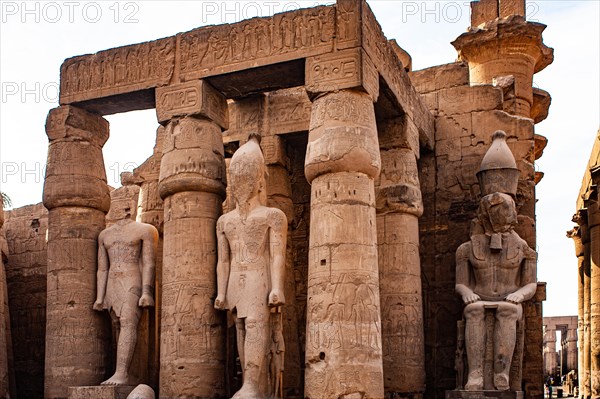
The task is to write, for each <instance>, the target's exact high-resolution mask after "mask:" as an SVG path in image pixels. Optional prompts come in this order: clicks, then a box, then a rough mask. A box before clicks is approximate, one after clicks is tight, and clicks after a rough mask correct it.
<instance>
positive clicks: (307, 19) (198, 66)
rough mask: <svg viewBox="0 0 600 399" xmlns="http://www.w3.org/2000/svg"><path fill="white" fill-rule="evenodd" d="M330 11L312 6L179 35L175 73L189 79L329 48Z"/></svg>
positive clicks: (278, 60) (332, 31)
mask: <svg viewBox="0 0 600 399" xmlns="http://www.w3.org/2000/svg"><path fill="white" fill-rule="evenodd" d="M334 14H335V9H334V8H333V7H315V8H310V9H302V10H297V11H294V12H287V13H282V14H276V15H275V16H273V17H270V18H254V19H251V20H248V21H242V22H239V23H236V24H231V25H220V26H212V27H205V28H199V29H196V30H193V31H190V32H186V33H183V34H181V36H180V38H181V62H180V73H181V77H182V79H183V80H184V81H185V80H191V79H197V78H201V77H205V76H210V75H216V74H221V73H225V72H231V71H233V70H239V69H241V68H244V67H255V66H256V65H257V63H263V64H272V63H276V62H282V61H287V60H291V59H296V58H301V55H300V54H299V53H298V52H301V53H302V56H307V55H315V54H322V53H326V52H329V51H331V49H332V46H333V37H334V30H335V27H334V26H335V25H334V24H335V22H334Z"/></svg>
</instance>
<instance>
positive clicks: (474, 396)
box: [446, 389, 524, 399]
mask: <svg viewBox="0 0 600 399" xmlns="http://www.w3.org/2000/svg"><path fill="white" fill-rule="evenodd" d="M523 397H524V395H523V391H465V390H459V389H457V390H454V391H446V399H523Z"/></svg>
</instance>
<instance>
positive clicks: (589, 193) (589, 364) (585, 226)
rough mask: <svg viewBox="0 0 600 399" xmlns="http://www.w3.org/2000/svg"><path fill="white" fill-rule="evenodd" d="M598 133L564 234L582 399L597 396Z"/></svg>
mask: <svg viewBox="0 0 600 399" xmlns="http://www.w3.org/2000/svg"><path fill="white" fill-rule="evenodd" d="M598 166H600V131H598V133H597V135H596V140H594V146H593V148H592V153H591V154H590V160H589V162H588V165H587V168H586V170H585V171H584V174H583V179H582V183H581V189H580V190H579V195H578V196H577V200H576V213H575V215H574V216H573V222H574V223H575V227H574V228H573V229H572V230H569V231H568V232H567V237H569V238H572V239H573V242H574V244H575V256H576V257H577V265H578V267H577V269H578V270H577V273H578V280H577V282H578V288H579V289H578V293H579V300H578V305H579V308H578V315H577V316H578V318H577V319H578V324H577V341H578V342H579V346H578V355H579V356H578V358H577V359H578V371H579V393H580V396H581V397H582V398H589V397H597V396H599V395H600V356H599V354H600V326H598V324H597V320H598V317H599V316H600V308H599V307H598V304H600V291H599V290H598V289H599V288H600V269H599V267H600V208H599V205H598V204H599V200H600V198H599V197H598V183H599V182H600V173H599V171H600V168H598Z"/></svg>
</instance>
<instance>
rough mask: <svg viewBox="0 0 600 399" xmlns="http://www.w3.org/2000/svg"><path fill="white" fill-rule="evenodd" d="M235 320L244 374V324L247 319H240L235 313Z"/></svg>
mask: <svg viewBox="0 0 600 399" xmlns="http://www.w3.org/2000/svg"><path fill="white" fill-rule="evenodd" d="M233 318H234V320H235V332H236V344H237V349H238V355H239V357H240V364H241V365H242V373H243V372H244V364H245V356H244V342H245V341H246V327H245V326H244V322H245V320H246V319H242V318H238V317H237V316H236V314H235V313H234V314H233ZM242 376H243V375H242Z"/></svg>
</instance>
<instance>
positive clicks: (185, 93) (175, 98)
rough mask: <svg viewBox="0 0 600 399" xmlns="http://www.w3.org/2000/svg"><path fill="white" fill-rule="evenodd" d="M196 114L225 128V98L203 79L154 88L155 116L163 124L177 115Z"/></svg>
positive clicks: (226, 120) (226, 116)
mask: <svg viewBox="0 0 600 399" xmlns="http://www.w3.org/2000/svg"><path fill="white" fill-rule="evenodd" d="M189 115H198V116H203V117H205V118H208V119H210V120H212V121H213V122H215V123H216V124H218V125H219V126H221V128H223V129H227V127H228V125H229V117H228V115H227V100H226V99H225V97H223V95H222V94H221V93H219V92H218V91H217V90H215V89H214V88H213V87H212V86H211V85H210V84H209V83H208V82H205V81H204V80H194V81H190V82H186V83H181V84H176V85H171V86H166V87H159V88H157V89H156V116H157V118H158V122H159V123H161V124H165V123H167V122H169V121H170V120H171V119H173V118H175V117H178V116H189Z"/></svg>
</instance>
